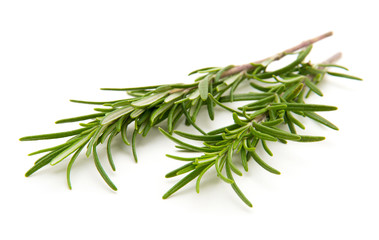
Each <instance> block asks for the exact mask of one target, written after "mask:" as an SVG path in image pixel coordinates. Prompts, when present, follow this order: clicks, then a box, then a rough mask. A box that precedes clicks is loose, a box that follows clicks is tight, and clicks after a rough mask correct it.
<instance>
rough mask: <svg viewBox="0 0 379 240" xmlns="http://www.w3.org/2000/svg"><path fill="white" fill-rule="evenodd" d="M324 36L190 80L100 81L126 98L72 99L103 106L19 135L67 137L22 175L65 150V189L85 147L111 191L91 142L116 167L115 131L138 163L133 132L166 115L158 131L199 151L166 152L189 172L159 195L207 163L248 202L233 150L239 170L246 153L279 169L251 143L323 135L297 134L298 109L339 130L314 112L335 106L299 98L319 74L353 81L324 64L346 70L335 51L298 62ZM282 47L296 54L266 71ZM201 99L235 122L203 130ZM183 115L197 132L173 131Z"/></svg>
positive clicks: (182, 170) (312, 86)
mask: <svg viewBox="0 0 379 240" xmlns="http://www.w3.org/2000/svg"><path fill="white" fill-rule="evenodd" d="M331 35H332V33H331V32H328V33H325V34H323V35H320V36H318V37H315V38H312V39H309V40H307V41H304V42H302V43H300V44H298V45H296V46H294V47H291V48H289V49H287V50H285V51H282V52H280V53H278V54H275V55H273V56H271V57H268V58H265V59H262V60H260V61H256V62H253V63H248V64H244V65H239V66H233V65H229V66H226V67H208V68H203V69H198V70H195V71H193V72H191V73H190V75H191V74H200V76H199V77H198V78H197V79H196V80H195V82H194V83H191V84H163V85H153V86H145V87H134V88H103V89H102V90H109V91H126V92H127V93H128V94H129V95H130V96H131V97H130V98H127V99H120V100H115V101H107V102H99V101H82V100H71V101H72V102H76V103H82V104H89V105H100V106H103V107H101V108H99V107H98V108H94V110H95V113H91V114H86V115H82V116H79V117H70V118H65V119H62V120H58V121H57V122H56V123H59V124H61V123H73V122H80V123H79V125H80V128H79V129H76V130H72V131H67V132H60V133H50V134H42V135H35V136H28V137H23V138H21V139H20V140H21V141H34V140H47V139H55V138H66V137H70V139H68V140H67V141H66V142H65V143H63V144H59V145H57V146H53V147H48V148H45V149H42V150H38V151H35V152H33V153H32V154H31V155H36V154H41V153H45V155H43V156H42V157H41V158H39V159H38V160H37V161H36V162H35V164H34V166H33V167H32V168H31V169H30V170H29V171H28V172H27V173H26V174H25V175H26V176H30V175H31V174H33V173H34V172H36V171H38V170H39V169H41V168H42V167H44V166H46V165H48V164H51V165H55V164H58V163H60V162H62V161H64V160H65V159H67V158H69V157H71V156H72V157H71V160H70V161H69V162H68V165H67V183H68V186H69V188H70V189H71V187H72V186H71V180H70V172H71V170H72V167H73V164H74V162H75V160H76V159H77V157H78V155H79V154H80V153H81V152H82V150H83V149H84V148H86V151H84V152H85V154H86V156H87V157H90V156H91V155H92V157H93V161H94V163H95V166H96V168H97V170H98V171H99V173H100V175H101V177H102V178H103V180H104V181H105V182H106V184H107V185H108V186H109V187H110V188H111V189H113V190H115V191H116V190H117V187H116V186H115V185H114V184H113V182H112V181H111V179H110V178H109V177H108V175H107V173H106V172H105V171H104V168H103V167H102V165H101V164H100V160H99V157H98V154H97V146H98V145H99V144H102V143H105V142H107V143H106V144H107V157H108V160H109V164H110V166H111V168H112V169H113V170H115V169H116V167H115V164H114V161H113V157H112V153H111V144H112V141H113V140H114V137H115V136H116V135H118V134H120V135H121V138H122V140H123V142H124V143H125V144H126V145H131V148H132V153H133V157H134V159H135V161H136V162H137V150H136V138H137V135H142V136H147V135H148V133H149V131H150V129H151V128H152V127H155V126H157V125H158V124H160V123H162V122H165V123H166V126H167V129H168V132H167V131H166V130H164V129H163V128H160V131H161V132H162V133H163V134H164V135H166V136H167V137H168V138H170V139H171V140H173V141H174V142H175V143H176V144H178V146H177V147H178V148H180V149H182V150H186V151H191V152H198V153H201V155H200V156H198V157H195V158H183V157H178V156H172V155H168V156H169V157H170V158H174V159H177V160H181V161H187V162H188V161H189V163H187V164H186V165H184V166H182V167H180V168H178V169H177V170H174V171H171V172H170V173H169V174H167V175H166V177H175V176H178V175H181V174H185V173H188V174H187V176H186V177H184V178H183V179H182V180H180V181H179V182H178V183H177V184H176V185H174V186H173V188H171V189H170V190H169V191H168V192H167V193H166V194H165V195H164V196H163V198H167V197H169V196H170V195H172V194H173V193H175V192H176V191H178V190H179V189H180V188H181V187H183V186H185V185H186V184H187V183H188V182H190V181H192V180H193V179H195V178H197V180H196V191H197V192H199V185H200V180H201V179H202V176H203V175H204V174H205V173H206V172H208V170H209V169H211V168H213V167H214V168H215V169H216V172H217V176H218V177H219V178H220V179H222V180H223V181H225V182H227V183H228V184H230V185H231V187H232V188H233V190H234V191H235V192H236V193H237V195H238V196H239V197H240V198H241V200H242V201H243V202H244V203H245V204H247V205H248V206H252V204H251V203H250V201H249V200H248V199H247V198H246V196H245V195H244V194H243V193H242V192H241V190H240V188H239V187H238V186H237V185H236V183H235V180H234V178H233V174H237V175H242V172H241V171H240V170H239V169H238V167H237V165H236V164H235V163H234V162H235V161H236V158H234V157H233V156H239V157H240V158H239V159H240V160H241V164H242V166H243V168H244V170H245V171H247V170H248V161H249V159H253V160H254V161H256V162H257V163H258V164H259V165H260V166H262V167H263V168H264V169H266V170H267V171H269V172H271V173H274V174H280V172H279V171H278V170H276V169H274V168H273V167H271V166H269V165H268V164H267V163H266V162H265V161H263V159H262V158H261V157H260V156H258V155H257V153H256V148H257V147H258V144H259V143H261V144H262V146H263V148H264V150H265V151H266V152H267V153H268V154H269V155H272V152H271V151H270V149H269V148H268V146H267V144H266V141H279V142H282V143H286V142H287V141H288V140H289V141H299V142H313V141H321V140H323V139H324V137H320V136H306V135H299V134H298V133H297V130H296V127H300V128H302V129H303V128H304V126H303V124H302V123H301V122H300V120H299V119H298V117H297V116H303V117H308V118H310V119H312V120H314V121H317V122H319V123H321V124H323V125H325V126H327V127H330V128H332V129H338V128H337V127H336V126H335V125H334V124H332V123H331V122H329V121H328V120H326V119H325V118H323V117H321V116H320V115H318V114H317V113H316V112H319V111H332V110H336V107H333V106H327V105H316V104H306V103H305V97H307V96H308V95H309V94H310V93H312V92H314V93H316V94H318V95H320V96H322V92H321V91H320V89H319V88H318V87H317V84H318V83H319V82H320V81H321V80H322V79H324V77H325V76H326V75H332V76H337V77H343V78H350V79H356V80H360V78H357V77H354V76H350V75H347V74H343V73H338V72H331V71H328V68H331V67H336V68H342V69H345V68H344V67H341V66H338V65H335V64H334V63H335V61H336V60H337V59H338V58H340V57H341V55H340V54H336V55H334V56H333V57H331V58H330V59H328V60H327V61H325V62H323V63H320V64H318V65H317V64H316V65H314V64H311V63H310V62H306V61H305V59H306V57H307V56H308V54H309V53H310V51H311V49H312V44H313V43H316V42H318V41H320V40H322V39H324V38H326V37H329V36H331ZM288 54H296V55H297V58H296V59H295V60H294V61H293V62H291V63H290V64H288V65H286V66H284V67H282V68H280V69H276V70H274V71H271V72H269V71H266V68H267V67H268V66H269V65H270V64H271V63H272V62H273V61H278V60H280V59H282V58H283V57H285V56H286V55H288ZM244 81H248V82H249V83H250V85H251V87H252V90H254V91H252V92H247V93H242V94H236V93H235V91H236V90H237V89H238V88H239V87H240V84H241V83H242V82H244ZM233 101H248V103H247V104H245V105H243V106H240V107H239V108H237V109H236V108H232V107H229V106H226V105H225V104H224V103H225V102H233ZM204 105H205V106H207V109H208V115H209V117H210V119H212V120H213V119H214V108H215V107H216V106H219V107H221V108H223V109H224V110H225V111H229V112H231V114H232V116H233V120H234V124H232V125H228V126H225V127H223V128H220V129H217V130H213V131H210V132H206V131H204V130H203V129H201V128H200V127H199V126H198V125H197V123H196V119H197V116H198V114H199V113H200V109H201V107H202V106H204ZM182 118H184V119H185V123H186V124H187V125H192V126H193V127H194V128H196V129H197V130H198V131H199V132H200V135H193V134H188V133H183V132H178V131H175V130H174V129H175V128H176V126H177V124H178V123H179V122H180V119H182ZM83 121H85V122H83ZM280 125H287V127H288V129H289V131H285V130H282V129H281V128H279V126H280ZM130 128H134V129H133V134H132V139H131V144H130V143H129V140H128V129H130ZM174 132H175V133H176V134H177V135H179V136H180V137H183V138H187V139H191V140H196V141H201V142H203V146H195V145H192V144H189V143H186V142H184V141H182V140H180V139H178V138H176V137H174V136H173V135H172V133H174Z"/></svg>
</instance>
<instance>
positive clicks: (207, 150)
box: [159, 128, 213, 152]
mask: <svg viewBox="0 0 379 240" xmlns="http://www.w3.org/2000/svg"><path fill="white" fill-rule="evenodd" d="M159 131H160V132H161V133H163V134H164V135H165V136H166V137H168V138H169V139H171V140H172V141H173V142H175V143H177V144H179V145H181V146H183V147H186V148H187V149H191V150H193V151H195V152H213V150H211V149H208V148H202V147H196V146H193V145H191V144H188V143H185V142H182V141H180V140H179V139H177V138H175V137H173V136H171V135H170V134H169V133H168V132H166V131H165V130H163V129H162V128H159Z"/></svg>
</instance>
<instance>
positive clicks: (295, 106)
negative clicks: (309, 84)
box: [286, 103, 337, 112]
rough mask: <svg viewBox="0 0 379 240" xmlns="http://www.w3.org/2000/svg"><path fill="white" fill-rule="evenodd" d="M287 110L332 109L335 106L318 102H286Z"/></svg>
mask: <svg viewBox="0 0 379 240" xmlns="http://www.w3.org/2000/svg"><path fill="white" fill-rule="evenodd" d="M286 105H287V108H286V110H287V111H311V112H318V111H334V110H337V107H334V106H329V105H319V104H306V103H286Z"/></svg>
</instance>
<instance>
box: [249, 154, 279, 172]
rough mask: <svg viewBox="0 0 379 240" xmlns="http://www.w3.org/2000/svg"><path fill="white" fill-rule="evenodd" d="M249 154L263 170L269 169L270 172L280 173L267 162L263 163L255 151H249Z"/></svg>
mask: <svg viewBox="0 0 379 240" xmlns="http://www.w3.org/2000/svg"><path fill="white" fill-rule="evenodd" d="M250 155H251V156H252V157H253V159H254V160H255V161H256V162H257V163H258V164H259V165H260V166H261V167H262V168H264V169H265V170H267V171H269V172H270V173H273V174H278V175H280V172H279V171H278V170H276V169H275V168H273V167H271V166H270V165H268V164H267V163H265V162H264V161H263V160H262V159H261V158H260V157H259V156H258V154H257V153H256V152H255V151H250Z"/></svg>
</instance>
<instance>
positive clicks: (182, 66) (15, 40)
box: [0, 0, 379, 239]
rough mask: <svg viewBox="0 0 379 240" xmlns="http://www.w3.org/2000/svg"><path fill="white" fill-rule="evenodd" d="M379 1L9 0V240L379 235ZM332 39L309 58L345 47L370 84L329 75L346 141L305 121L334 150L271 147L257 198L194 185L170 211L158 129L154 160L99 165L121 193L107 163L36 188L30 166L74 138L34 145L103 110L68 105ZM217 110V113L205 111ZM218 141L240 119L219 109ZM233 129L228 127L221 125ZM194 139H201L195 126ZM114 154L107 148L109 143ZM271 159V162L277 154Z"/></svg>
mask: <svg viewBox="0 0 379 240" xmlns="http://www.w3.org/2000/svg"><path fill="white" fill-rule="evenodd" d="M374 2H375V1H359V2H357V1H313V2H307V1H187V2H182V1H162V0H161V1H80V0H75V1H39V0H36V1H17V0H13V1H1V3H0V79H1V94H0V97H1V111H2V113H1V118H0V121H1V125H0V126H1V129H2V131H1V145H0V146H1V158H0V164H1V174H0V184H1V185H0V186H1V197H0V219H1V220H2V223H0V238H1V239H22V238H27V239H79V238H85V239H105V238H106V239H127V238H129V239H142V238H146V239H147V237H149V238H153V239H160V238H162V239H163V238H164V239H194V238H197V239H211V238H212V239H213V238H215V237H221V239H224V238H225V239H226V238H228V239H230V238H233V239H242V238H244V239H279V238H280V239H349V238H350V239H378V238H379V233H378V231H377V229H375V228H377V227H378V222H379V220H378V214H379V208H378V201H379V198H378V194H377V193H378V183H379V176H378V170H377V169H378V167H379V163H378V161H379V157H378V154H377V148H378V145H377V143H378V140H377V135H378V133H379V132H378V130H377V128H378V126H377V114H376V113H377V106H376V104H375V103H377V97H376V92H374V91H375V88H377V87H379V84H378V81H379V80H378V77H377V76H378V74H377V69H378V60H377V56H378V53H379V52H378V42H379V38H378V28H377V23H378V22H379V18H378V15H377V11H376V10H377V7H375V6H374ZM327 31H334V36H333V37H331V38H329V39H326V40H324V41H322V42H320V43H317V44H316V45H315V46H314V48H313V52H312V54H311V55H310V59H312V61H313V62H317V61H322V60H323V59H325V58H328V57H329V56H330V55H332V54H334V53H335V52H338V51H342V52H343V54H344V55H343V58H342V59H341V61H340V62H339V64H341V65H345V66H346V67H348V68H349V69H350V70H351V71H350V74H353V75H357V76H360V77H362V78H363V79H364V81H363V82H358V81H351V80H345V79H340V78H332V77H330V78H328V79H327V80H326V81H325V82H324V83H322V84H321V85H320V87H321V89H322V90H323V92H324V95H325V96H324V97H323V98H319V97H317V96H313V97H311V98H310V100H309V101H310V102H313V103H323V104H330V105H336V106H338V107H339V109H338V111H335V112H330V113H325V114H324V115H323V116H326V117H327V118H329V120H331V121H332V122H334V123H335V124H336V125H338V127H339V128H340V130H339V131H333V130H331V129H328V128H325V127H322V126H319V125H317V124H313V123H311V122H310V121H306V124H307V127H308V133H310V134H317V135H323V136H326V140H325V141H323V142H320V143H310V144H301V143H289V144H287V145H282V144H279V143H276V144H271V145H270V147H271V148H272V151H273V152H274V157H272V158H270V157H269V156H264V159H265V160H266V161H267V162H268V163H270V164H271V165H272V166H274V167H276V168H277V169H279V170H280V171H281V172H282V175H280V176H275V175H272V174H270V173H268V172H266V171H264V170H262V169H260V168H259V166H257V165H256V164H254V163H253V162H250V171H249V172H248V173H245V174H244V176H243V177H238V178H236V180H237V183H238V184H239V185H240V187H241V189H242V190H243V191H244V193H245V194H246V195H247V197H248V198H249V199H250V200H251V201H252V203H253V205H254V207H253V208H252V209H250V208H248V207H246V206H245V205H244V204H243V203H242V202H241V201H240V200H239V198H238V197H237V196H236V195H235V194H234V192H233V190H232V189H231V188H230V187H229V186H228V185H227V184H225V183H224V182H222V181H220V180H219V179H217V178H216V176H215V174H214V172H211V173H210V174H208V175H206V176H205V177H204V179H203V183H202V185H201V189H200V194H196V192H195V190H194V184H193V183H192V184H189V185H188V186H186V187H185V188H184V189H182V190H181V191H180V192H177V194H175V195H173V196H172V197H171V198H169V199H168V200H162V198H161V196H162V195H163V194H164V192H165V191H166V190H167V189H169V188H170V187H171V186H172V185H173V184H174V183H175V182H176V181H177V179H165V178H164V175H165V174H166V173H167V172H169V171H171V170H172V169H174V168H176V167H179V166H180V165H181V163H180V162H176V161H174V160H170V159H167V158H166V157H165V156H164V154H165V153H171V154H175V153H176V152H175V148H174V144H173V143H172V142H170V141H169V140H168V139H167V138H165V137H164V136H162V135H161V134H160V133H159V132H158V131H157V130H156V129H154V130H152V132H151V134H150V135H149V137H148V138H144V139H141V138H140V139H139V140H138V153H139V163H138V164H135V163H134V162H133V160H132V156H131V152H130V148H129V147H126V146H124V145H123V144H122V142H121V141H120V139H117V140H116V141H115V144H114V148H113V149H114V150H113V152H114V158H115V162H116V167H117V171H116V172H112V171H111V169H110V168H109V166H108V164H107V163H106V157H105V155H104V151H101V150H100V156H101V157H102V159H103V160H104V168H105V170H106V171H107V172H108V173H109V176H110V177H111V178H112V180H113V181H114V182H115V184H116V185H117V187H118V188H119V191H118V192H117V193H115V192H112V191H111V190H109V189H108V187H107V186H106V185H105V183H104V182H103V180H102V179H101V177H100V175H99V174H98V173H97V171H96V168H95V166H94V164H93V161H92V159H86V158H84V157H83V158H80V159H79V161H78V162H77V164H75V165H74V168H73V171H72V181H73V190H72V191H70V190H68V188H67V185H66V182H65V181H66V180H65V167H66V164H67V161H66V162H63V163H61V164H60V165H58V166H55V167H50V166H48V167H46V168H44V169H43V170H41V171H39V172H37V173H36V174H34V175H33V176H32V177H30V178H25V177H24V175H23V174H24V173H25V172H26V171H27V170H28V169H29V167H31V166H32V165H33V163H34V161H35V160H36V158H35V157H28V156H27V154H28V153H30V152H32V151H34V150H37V149H40V148H44V147H48V146H52V145H53V144H54V143H59V142H60V141H56V142H54V141H51V142H50V141H48V142H32V143H28V142H23V143H21V142H19V141H18V139H19V138H20V137H22V136H25V135H32V134H39V133H47V132H57V131H62V130H66V129H71V128H76V127H77V125H75V124H74V125H68V126H66V125H59V126H58V125H54V121H55V120H57V119H61V118H65V117H71V116H77V115H81V114H87V113H91V110H92V107H91V106H85V105H78V104H74V103H69V102H68V99H83V100H95V101H96V100H97V101H100V100H111V99H119V98H123V97H125V94H124V93H120V92H104V91H100V90H99V88H101V87H132V86H141V85H148V84H160V83H176V82H185V83H190V82H191V81H192V78H189V77H187V73H188V72H190V71H191V70H193V69H197V68H201V67H207V66H226V65H229V64H242V63H247V62H252V61H255V60H259V59H261V58H264V57H267V56H270V55H272V54H274V53H276V52H279V51H281V50H284V49H286V48H288V47H291V46H293V45H295V44H298V43H299V42H301V41H302V40H305V39H308V38H311V37H315V36H317V35H320V34H322V33H324V32H327ZM201 114H204V115H205V114H206V111H204V112H201ZM217 114H219V115H218V117H219V118H218V120H217V121H215V122H214V123H211V122H210V121H209V120H207V118H206V117H203V118H200V120H199V121H202V122H201V123H200V125H201V127H204V128H206V129H214V128H217V127H219V126H222V125H223V124H225V123H226V122H230V121H231V120H230V118H229V115H222V113H221V111H220V113H217ZM220 118H221V119H220ZM180 129H181V130H187V131H193V130H192V129H190V128H185V127H180ZM100 148H102V147H100ZM262 154H263V153H262Z"/></svg>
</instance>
